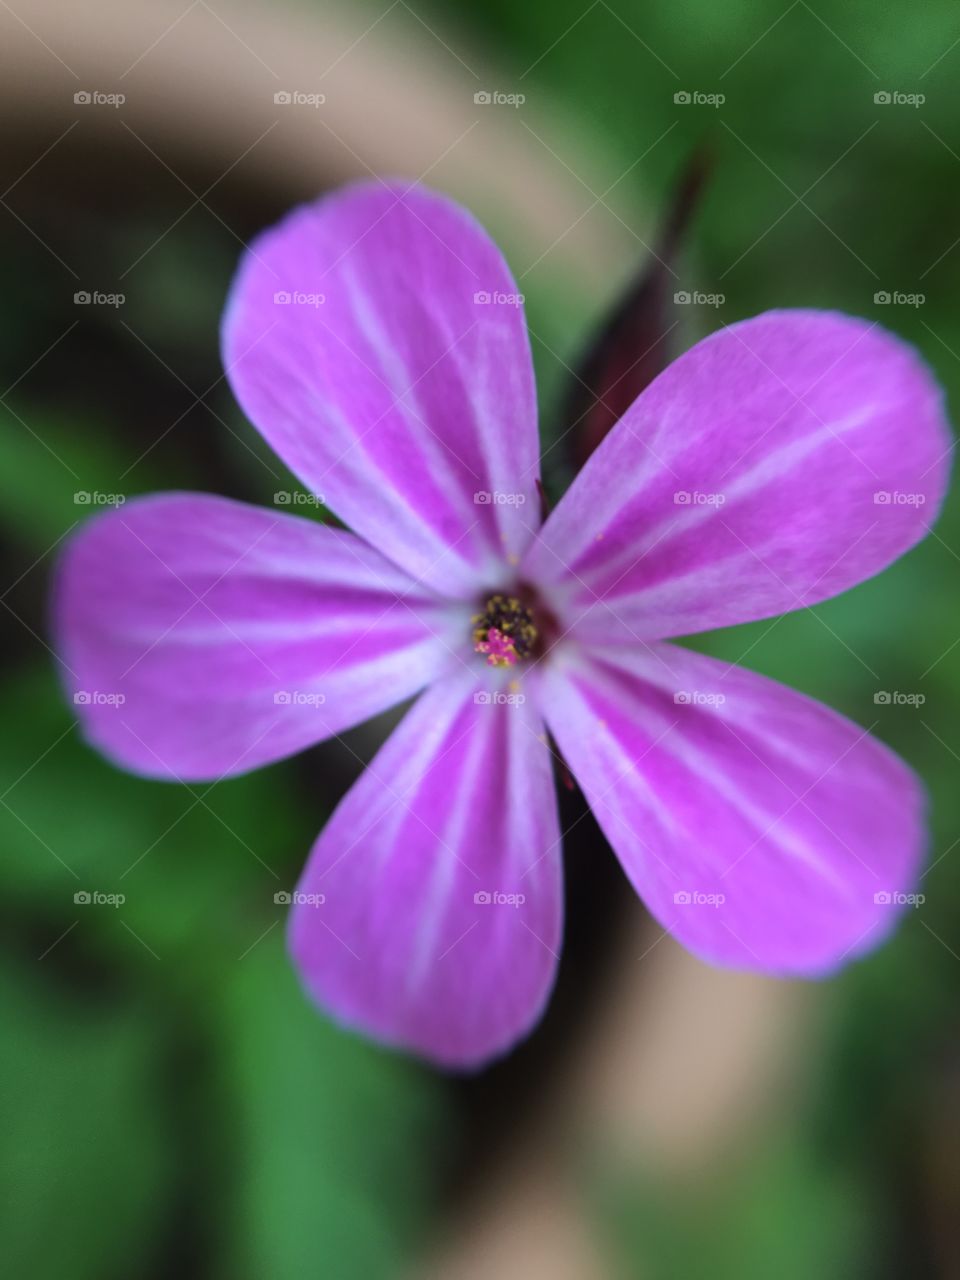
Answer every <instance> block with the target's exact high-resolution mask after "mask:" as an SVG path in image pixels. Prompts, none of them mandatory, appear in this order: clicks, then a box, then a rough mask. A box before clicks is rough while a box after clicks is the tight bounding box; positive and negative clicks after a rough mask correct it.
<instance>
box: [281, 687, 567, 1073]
mask: <svg viewBox="0 0 960 1280" xmlns="http://www.w3.org/2000/svg"><path fill="white" fill-rule="evenodd" d="M475 695H476V696H479V697H481V698H483V697H488V696H489V695H487V694H486V693H484V692H483V691H481V690H479V687H478V685H477V684H476V682H474V681H473V679H472V678H471V677H469V676H468V677H466V678H464V676H463V674H462V673H460V674H458V675H454V676H449V677H447V678H446V679H445V680H443V681H441V682H440V683H438V684H437V685H434V686H433V687H432V688H431V689H429V690H428V691H427V692H426V693H424V694H423V695H422V696H421V698H420V699H419V700H418V701H417V702H416V703H415V705H414V706H413V708H412V709H411V711H409V712H408V714H407V716H406V718H405V719H404V720H403V722H402V723H401V724H400V726H399V727H398V728H397V729H396V730H395V732H394V733H393V735H392V736H391V737H390V738H389V739H388V741H387V742H386V744H385V745H384V746H383V747H382V748H381V750H380V752H379V753H378V754H377V756H376V757H375V758H374V759H373V761H372V762H371V764H369V765H368V766H367V769H366V771H365V772H364V774H363V775H362V776H361V778H360V780H359V781H358V782H357V783H356V784H355V786H354V787H353V789H352V790H351V791H350V792H349V793H348V794H347V796H346V798H345V799H344V800H343V801H342V802H341V804H340V806H339V808H338V809H337V810H336V812H335V813H334V815H333V817H332V818H331V819H330V821H329V823H328V824H327V826H326V828H325V830H324V831H323V832H322V834H321V835H320V838H319V839H318V841H317V843H316V844H315V845H314V848H313V852H312V854H311V855H310V860H309V862H308V864H307V867H306V870H305V872H304V874H303V878H302V880H301V882H300V885H299V890H298V900H297V903H296V905H295V906H294V909H293V913H292V916H291V921H290V947H291V950H292V953H293V957H294V961H295V964H296V966H297V968H298V970H299V972H300V974H301V977H302V979H303V981H304V983H305V985H306V987H307V990H308V991H309V992H310V994H311V995H312V996H313V998H314V999H315V1000H316V1001H317V1002H318V1003H319V1004H320V1005H322V1006H323V1007H324V1008H325V1009H327V1010H329V1011H330V1012H331V1013H332V1014H333V1015H334V1016H335V1017H336V1018H338V1019H339V1020H340V1021H342V1022H344V1023H346V1024H347V1025H348V1026H350V1027H355V1028H358V1029H359V1030H361V1031H364V1032H366V1033H368V1034H370V1035H373V1036H376V1037H377V1038H378V1039H381V1040H385V1041H387V1042H388V1043H390V1044H394V1045H398V1046H401V1047H403V1048H405V1049H409V1050H413V1051H414V1052H416V1053H418V1054H421V1055H423V1056H424V1057H427V1058H430V1059H432V1060H433V1061H435V1062H438V1063H441V1064H443V1065H445V1066H450V1067H476V1066H478V1065H480V1064H481V1063H483V1062H486V1061H488V1060H489V1059H490V1058H493V1057H495V1056H497V1055H498V1054H500V1053H502V1052H504V1051H505V1050H506V1049H507V1048H509V1047H510V1046H511V1045H512V1044H513V1043H514V1042H515V1041H517V1040H518V1039H519V1038H520V1037H521V1036H523V1035H524V1034H525V1033H526V1032H527V1031H529V1029H530V1028H531V1026H532V1025H533V1024H534V1023H535V1021H536V1020H537V1018H538V1017H539V1015H540V1011H541V1009H542V1008H543V1005H544V1003H545V1001H546V998H547V996H548V994H549V992H550V988H551V986H552V984H553V977H554V971H555V968H556V962H557V954H556V953H557V950H558V948H559V945H560V934H561V923H562V921H561V916H562V903H561V877H560V846H559V842H560V834H559V827H558V820H557V807H556V795H555V792H554V786H553V778H552V772H551V766H550V755H549V750H548V748H547V745H546V737H545V734H544V732H543V725H542V722H541V721H540V718H539V716H538V715H537V713H536V712H535V711H534V710H533V708H532V705H531V704H530V703H526V704H523V703H520V704H509V703H502V702H501V703H498V702H486V703H482V702H478V701H476V700H475Z"/></svg>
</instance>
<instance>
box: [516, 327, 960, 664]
mask: <svg viewBox="0 0 960 1280" xmlns="http://www.w3.org/2000/svg"><path fill="white" fill-rule="evenodd" d="M949 448H950V436H949V432H948V428H947V425H946V421H945V418H944V412H943V404H942V395H941V392H940V390H939V388H938V386H937V384H936V382H935V381H934V379H933V377H932V375H931V373H930V371H929V370H928V369H927V367H926V366H925V365H924V364H923V363H922V361H921V360H920V359H919V358H918V357H917V355H916V354H915V353H914V351H913V350H912V349H911V348H910V347H908V346H906V345H905V344H904V343H903V342H901V341H900V340H899V339H897V338H895V337H893V336H892V335H891V334H889V333H886V332H885V331H884V330H882V329H879V328H878V327H877V326H876V325H869V324H867V323H866V322H865V321H863V320H855V319H851V318H849V317H846V316H840V315H834V314H830V313H825V312H815V311H779V312H777V311H773V312H769V313H767V314H766V315H762V316H757V317H756V318H755V319H753V320H746V321H744V322H743V323H741V324H734V325H730V326H729V327H728V328H725V329H722V330H720V331H719V332H717V333H715V334H713V335H712V336H711V337H709V338H707V339H706V340H705V341H704V342H701V343H698V344H697V346H695V347H694V348H693V349H692V350H690V351H688V352H687V353H686V354H685V355H683V356H681V357H680V359H679V360H677V361H675V362H674V364H672V365H671V366H670V367H669V368H668V369H667V370H666V371H665V372H664V373H662V374H661V375H660V377H659V378H657V379H656V380H655V381H654V382H653V383H652V384H651V385H650V386H649V387H648V388H647V390H646V391H644V392H643V394H642V395H640V396H639V397H638V399H637V400H636V401H635V402H634V404H633V406H632V408H631V409H630V410H628V412H627V413H626V415H625V416H624V417H623V419H622V420H621V421H620V423H619V424H618V425H617V426H616V427H615V428H614V429H613V431H612V432H611V433H610V435H609V436H608V437H607V439H606V440H605V441H604V442H603V444H602V445H601V446H600V448H599V449H598V450H597V451H596V453H595V454H594V455H593V457H592V458H591V459H590V461H589V462H588V463H587V465H586V466H585V467H584V469H583V471H582V472H581V473H580V475H579V476H578V477H577V479H576V481H575V482H574V483H573V485H572V486H571V488H570V490H569V492H568V493H567V494H566V495H565V497H564V498H563V500H562V501H561V502H560V504H559V505H558V506H557V508H556V510H555V511H554V512H553V514H552V515H551V517H550V519H549V520H548V522H547V524H546V525H545V526H544V529H543V530H542V533H541V536H540V538H539V540H538V541H537V542H536V543H535V544H534V546H533V547H532V548H531V551H530V553H529V554H528V557H527V562H526V565H525V572H526V574H527V576H528V577H530V578H532V579H533V580H534V581H538V582H542V583H543V584H544V585H545V586H550V587H552V589H553V591H554V592H555V594H556V600H555V606H556V607H557V609H558V611H559V612H560V613H561V614H563V615H564V616H565V618H566V619H567V625H568V626H569V625H572V626H573V628H574V629H575V630H576V632H577V633H578V634H579V635H581V636H583V637H587V636H592V637H595V638H597V639H599V640H600V641H601V642H602V641H603V640H604V639H605V638H606V639H611V638H613V637H614V635H620V637H621V639H622V638H628V637H631V636H632V637H634V638H637V637H639V638H643V639H649V638H663V637H667V636H676V635H686V634H690V633H692V632H696V631H703V630H707V629H709V628H712V627H723V626H729V625H730V624H732V623H738V622H747V621H750V620H753V619H757V618H765V617H770V616H772V615H775V614H779V613H785V612H788V611H790V610H792V609H797V608H801V607H803V606H807V605H811V604H815V603H816V602H817V601H819V600H825V599H826V598H827V597H829V596H832V595H835V594H836V593H837V592H839V591H844V590H846V589H847V588H848V587H851V586H853V585H854V584H855V583H857V582H860V581H861V580H862V579H864V578H868V577H870V576H871V575H872V574H875V573H877V572H878V571H879V570H880V569H882V568H884V567H885V566H886V565H888V564H889V563H890V562H891V561H892V560H895V559H896V558H897V557H898V556H900V555H902V554H903V553H904V552H905V551H907V550H908V549H909V548H910V547H911V546H913V544H914V543H915V542H917V541H918V540H919V539H920V538H922V537H923V536H924V534H925V533H926V532H927V529H928V527H929V525H930V523H931V522H932V521H933V519H934V518H935V516H936V512H937V508H938V506H939V503H940V500H941V498H942V496H943V492H944V487H945V483H946V474H947V462H948V455H949Z"/></svg>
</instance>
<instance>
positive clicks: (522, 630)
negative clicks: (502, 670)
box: [471, 594, 540, 667]
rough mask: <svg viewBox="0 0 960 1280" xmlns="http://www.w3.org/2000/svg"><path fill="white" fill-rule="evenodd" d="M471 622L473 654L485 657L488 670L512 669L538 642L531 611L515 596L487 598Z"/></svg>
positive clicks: (529, 653)
mask: <svg viewBox="0 0 960 1280" xmlns="http://www.w3.org/2000/svg"><path fill="white" fill-rule="evenodd" d="M471 621H472V622H473V650H474V653H482V654H485V655H486V659H487V662H488V663H489V664H490V666H491V667H513V666H515V665H516V664H517V663H518V662H519V661H520V659H521V658H529V657H530V655H531V653H533V651H534V649H535V648H536V645H537V641H538V639H539V638H540V633H539V631H538V629H537V625H536V623H535V622H534V619H533V613H532V611H531V610H530V609H529V608H527V606H526V605H525V604H524V603H523V601H521V600H520V598H519V597H518V596H508V595H500V594H497V595H495V596H491V597H490V599H489V600H488V601H487V602H486V604H485V605H484V606H483V611H482V612H481V613H477V614H474V616H473V618H472V619H471Z"/></svg>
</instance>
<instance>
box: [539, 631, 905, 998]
mask: <svg viewBox="0 0 960 1280" xmlns="http://www.w3.org/2000/svg"><path fill="white" fill-rule="evenodd" d="M567 661H568V666H567V669H566V671H565V672H563V671H558V670H557V669H554V670H553V671H551V672H547V673H545V675H544V677H543V678H544V697H545V702H544V705H545V707H548V708H549V711H548V714H547V720H548V725H549V727H550V730H551V732H552V733H553V735H554V737H555V738H556V740H557V742H558V744H559V746H560V749H561V751H562V752H563V754H564V755H565V757H566V759H567V761H568V762H569V764H570V767H571V768H572V769H573V772H574V774H575V775H576V777H577V780H578V781H579V783H580V785H581V787H582V788H583V790H584V794H585V795H586V797H587V799H588V800H589V802H590V805H591V807H592V808H593V811H594V813H595V815H596V817H597V820H598V821H599V823H600V825H601V827H602V828H603V830H604V833H605V834H606V836H607V839H608V840H609V841H610V843H611V845H612V846H613V848H614V849H615V850H616V852H617V855H618V856H619V858H620V860H621V862H622V863H623V866H624V869H625V870H626V873H627V875H628V876H629V877H630V880H631V881H632V882H633V885H634V887H635V888H636V890H637V892H638V893H639V894H640V896H641V898H642V899H643V900H644V902H645V903H646V905H647V907H648V908H649V909H650V911H651V912H652V913H653V915H654V916H656V918H657V919H658V920H659V922H660V923H661V924H662V925H663V927H664V929H666V930H668V931H669V932H670V933H672V934H674V935H675V936H676V937H677V938H678V939H679V940H680V941H681V942H682V943H683V944H684V945H685V946H687V947H688V948H689V949H690V950H691V951H693V952H694V953H695V954H696V955H698V956H701V957H702V958H703V959H705V960H708V961H710V962H711V963H714V964H721V965H732V966H735V967H738V968H746V969H758V970H762V971H765V972H771V973H781V974H790V973H794V974H807V975H816V974H820V973H824V972H827V971H829V970H831V969H834V968H836V967H837V966H838V965H839V964H840V963H841V962H842V961H844V960H845V959H848V958H850V957H852V956H854V955H856V954H859V953H860V952H863V951H865V950H867V949H868V948H870V947H873V946H875V945H876V944H877V943H878V942H879V941H880V940H881V939H882V938H883V937H884V936H885V935H886V934H887V933H888V932H889V930H890V929H891V928H892V926H893V923H894V922H895V920H896V918H897V917H898V916H899V914H900V913H901V911H902V908H903V905H904V899H905V896H906V895H909V894H910V893H911V892H912V891H913V890H914V888H915V885H916V879H917V876H918V873H919V867H920V862H921V859H922V855H923V852H924V845H925V832H924V798H923V794H922V789H921V787H920V785H919V783H918V781H917V779H916V778H915V777H914V775H913V774H912V773H911V771H910V770H909V769H908V768H907V767H906V766H905V765H904V764H903V763H902V761H900V760H899V759H898V758H897V757H896V756H895V755H893V753H892V752H890V751H889V750H888V749H887V748H886V747H884V746H883V745H882V744H881V743H879V742H878V741H877V740H876V739H875V738H872V737H871V736H870V734H869V733H868V731H867V730H865V729H861V728H860V727H859V726H857V725H855V724H852V723H851V722H850V721H848V720H845V719H843V717H841V716H839V715H837V714H835V713H834V712H832V711H830V710H829V709H828V708H826V707H824V706H822V705H820V704H819V703H816V702H813V701H811V700H810V699H808V698H805V697H802V696H801V695H800V694H798V693H794V692H793V691H792V690H790V689H786V688H784V687H783V686H782V685H778V684H776V683H774V682H773V681H771V680H766V679H763V678H762V677H760V676H757V675H754V674H753V673H752V672H748V671H743V670H740V669H739V668H737V667H728V666H727V665H726V664H725V663H722V662H718V661H716V660H715V659H713V658H707V657H704V656H703V655H701V654H696V653H691V652H689V651H688V650H685V649H680V648H677V647H675V646H673V645H665V644H660V645H656V646H654V647H653V648H651V649H650V650H649V651H648V652H647V653H646V654H642V655H641V654H639V653H630V654H629V655H628V654H627V653H626V651H625V650H623V649H610V650H606V651H603V650H598V652H597V654H595V655H594V656H593V657H592V658H591V659H587V658H584V657H583V656H579V657H576V656H574V655H570V656H569V657H568V659H567Z"/></svg>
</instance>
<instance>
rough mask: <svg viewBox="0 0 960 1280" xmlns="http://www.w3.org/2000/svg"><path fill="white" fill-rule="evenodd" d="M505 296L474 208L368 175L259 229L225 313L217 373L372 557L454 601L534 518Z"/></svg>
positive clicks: (500, 269) (525, 394) (525, 387)
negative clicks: (373, 551)
mask: <svg viewBox="0 0 960 1280" xmlns="http://www.w3.org/2000/svg"><path fill="white" fill-rule="evenodd" d="M278 296H279V297H281V298H285V297H290V298H296V297H300V298H301V299H303V298H307V297H314V298H315V299H316V298H319V297H320V296H322V301H318V302H317V305H310V303H309V302H306V301H300V302H297V301H291V302H279V303H277V302H276V301H275V299H276V298H277V297H278ZM478 296H480V297H487V298H490V299H493V300H492V301H488V302H482V301H480V302H478V301H477V300H476V298H477V297H478ZM516 298H517V286H516V283H515V282H514V280H513V277H512V276H511V274H510V270H509V268H508V267H507V265H506V263H505V262H504V260H503V258H502V256H501V255H500V252H499V250H498V249H497V247H496V245H494V244H493V242H492V241H491V240H490V238H489V237H488V236H487V234H486V233H485V232H484V231H483V229H482V228H481V227H480V226H479V224H478V223H476V222H475V221H474V220H473V218H472V217H471V216H470V215H469V214H468V213H466V212H465V211H464V210H463V209H461V208H459V207H458V206H457V205H456V204H454V203H453V202H452V201H450V200H447V199H445V198H443V197H441V196H438V195H434V194H432V193H430V192H428V191H426V190H424V189H422V188H411V187H407V186H405V184H403V183H401V182H395V183H391V184H387V183H382V182H372V183H361V184H358V185H355V186H351V187H347V188H346V189H344V190H343V191H341V192H340V193H338V194H337V195H335V196H328V197H325V198H324V199H322V200H318V201H317V202H316V203H314V204H311V205H305V206H303V207H302V208H300V209H297V210H295V211H294V212H293V213H292V214H290V215H289V216H288V217H287V218H285V219H284V220H283V221H282V222H281V223H279V224H278V225H277V226H276V227H273V228H272V229H271V230H270V231H267V232H265V233H264V234H263V235H261V236H260V237H259V239H258V240H256V241H255V242H254V244H253V245H252V247H251V248H250V250H249V251H248V253H247V254H246V257H245V258H244V261H243V263H242V264H241V267H240V270H239V273H238V276H237V279H236V281H235V283H234V286H233V291H232V294H231V298H230V302H229V305H228V307H227V311H226V314H225V316H224V323H223V358H224V364H225V366H226V370H227V376H228V378H229V380H230V382H231V384H232V386H233V389H234V391H235V393H236V395H237V398H238V399H239V401H240V403H241V404H242V405H243V408H244V409H245V411H246V412H247V414H248V415H249V417H250V418H251V420H252V421H253V422H254V423H255V424H256V426H257V427H258V428H259V430H260V431H261V432H262V433H263V435H264V436H265V437H266V439H267V440H268V441H269V442H270V444H271V445H272V446H273V448H274V449H275V450H276V451H277V453H278V454H279V455H280V457H281V458H282V459H283V460H284V462H285V463H286V464H287V465H288V466H289V467H290V468H291V470H293V471H294V472H295V473H296V474H297V475H298V476H299V477H300V479H301V480H302V481H303V483H304V484H305V485H306V486H307V487H308V488H309V489H311V490H312V491H313V492H315V493H318V494H320V495H322V497H323V499H324V500H325V501H326V502H327V504H328V505H329V506H330V507H332V509H333V510H334V511H336V513H337V515H338V516H340V518H341V519H342V520H343V521H344V522H345V523H346V524H348V525H349V526H350V527H351V528H352V529H354V530H355V531H356V532H357V533H359V534H361V535H362V536H363V537H365V538H366V539H367V540H368V541H369V542H371V543H372V544H373V545H374V546H376V547H378V548H379V549H380V550H381V551H382V552H383V553H384V555H387V556H389V557H390V558H391V559H393V560H395V561H396V563H397V564H400V565H403V567H404V568H406V569H407V571H408V572H409V573H410V574H412V575H413V576H414V577H416V578H417V579H418V580H421V581H423V582H424V583H426V584H427V585H429V586H431V587H433V588H435V589H437V590H442V591H445V592H448V593H450V594H454V595H458V596H464V595H468V594H472V593H474V592H475V591H476V590H477V589H478V588H479V587H481V586H484V585H488V584H490V583H495V582H496V581H497V580H498V577H499V576H500V569H499V566H500V564H501V562H502V559H503V557H504V556H506V557H508V558H511V559H512V560H513V562H514V563H515V562H516V559H515V558H517V557H519V556H520V555H521V554H522V552H523V551H524V549H525V548H526V546H527V545H528V543H529V540H530V537H531V536H532V535H531V532H530V529H529V528H528V526H533V527H536V525H537V524H538V523H539V518H538V511H539V506H538V500H537V490H536V479H537V476H538V475H539V465H540V464H539V455H538V445H537V412H536V398H535V389H534V383H533V370H532V365H531V360H530V349H529V343H528V339H527V333H526V327H525V324H524V318H523V308H522V306H521V305H519V304H517V303H516ZM511 299H512V300H513V301H511ZM477 495H482V497H481V498H477Z"/></svg>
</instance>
